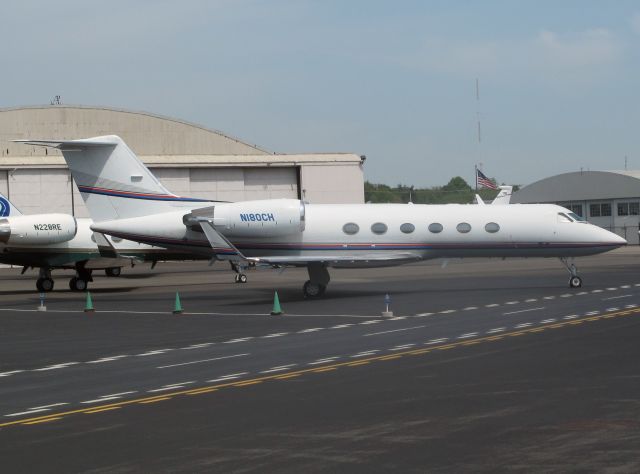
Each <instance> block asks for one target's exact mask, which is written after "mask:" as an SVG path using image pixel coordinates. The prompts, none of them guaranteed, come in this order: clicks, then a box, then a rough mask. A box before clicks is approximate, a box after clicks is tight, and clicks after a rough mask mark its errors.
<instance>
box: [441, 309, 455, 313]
mask: <svg viewBox="0 0 640 474" xmlns="http://www.w3.org/2000/svg"><path fill="white" fill-rule="evenodd" d="M455 312H456V310H455V309H445V310H444V311H440V314H450V313H455Z"/></svg>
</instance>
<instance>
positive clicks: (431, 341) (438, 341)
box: [425, 337, 449, 344]
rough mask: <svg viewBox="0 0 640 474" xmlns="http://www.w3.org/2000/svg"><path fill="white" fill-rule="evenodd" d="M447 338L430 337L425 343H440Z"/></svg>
mask: <svg viewBox="0 0 640 474" xmlns="http://www.w3.org/2000/svg"><path fill="white" fill-rule="evenodd" d="M448 340H449V338H448V337H441V338H440V339H431V340H430V341H427V342H425V344H440V343H441V342H446V341H448Z"/></svg>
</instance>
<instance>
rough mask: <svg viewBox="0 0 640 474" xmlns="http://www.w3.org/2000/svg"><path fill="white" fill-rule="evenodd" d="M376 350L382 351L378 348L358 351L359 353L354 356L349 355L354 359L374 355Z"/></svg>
mask: <svg viewBox="0 0 640 474" xmlns="http://www.w3.org/2000/svg"><path fill="white" fill-rule="evenodd" d="M376 352H380V351H379V350H378V349H373V350H370V351H364V352H358V353H357V354H353V355H352V356H349V357H351V358H352V359H355V358H357V357H365V356H369V355H373V354H375V353H376Z"/></svg>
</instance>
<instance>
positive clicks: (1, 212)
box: [0, 196, 11, 217]
mask: <svg viewBox="0 0 640 474" xmlns="http://www.w3.org/2000/svg"><path fill="white" fill-rule="evenodd" d="M9 214H11V204H10V203H9V201H7V200H6V199H5V198H3V197H2V196H0V217H7V216H8V215H9Z"/></svg>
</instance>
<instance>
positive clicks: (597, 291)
mask: <svg viewBox="0 0 640 474" xmlns="http://www.w3.org/2000/svg"><path fill="white" fill-rule="evenodd" d="M603 291H604V290H591V293H602V292H603Z"/></svg>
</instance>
